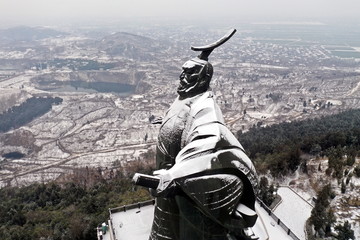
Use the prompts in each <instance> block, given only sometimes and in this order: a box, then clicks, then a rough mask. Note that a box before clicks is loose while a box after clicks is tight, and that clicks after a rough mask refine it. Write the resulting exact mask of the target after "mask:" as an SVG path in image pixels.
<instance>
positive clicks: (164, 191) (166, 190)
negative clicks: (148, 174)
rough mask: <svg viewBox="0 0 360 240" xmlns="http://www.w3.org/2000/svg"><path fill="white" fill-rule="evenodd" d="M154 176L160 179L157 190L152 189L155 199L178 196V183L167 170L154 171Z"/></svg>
mask: <svg viewBox="0 0 360 240" xmlns="http://www.w3.org/2000/svg"><path fill="white" fill-rule="evenodd" d="M154 176H157V177H159V178H160V182H159V185H158V187H157V188H156V189H151V190H150V193H151V195H152V196H154V197H164V198H166V197H173V196H174V195H175V194H176V183H175V182H174V180H173V179H172V177H171V176H170V174H169V173H168V171H167V170H165V169H160V170H157V171H154Z"/></svg>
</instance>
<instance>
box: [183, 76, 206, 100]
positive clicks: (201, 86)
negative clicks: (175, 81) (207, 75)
mask: <svg viewBox="0 0 360 240" xmlns="http://www.w3.org/2000/svg"><path fill="white" fill-rule="evenodd" d="M208 88H209V84H206V82H200V81H196V82H195V83H194V84H189V83H187V82H186V80H185V81H184V80H182V79H180V84H179V87H178V89H177V93H178V94H179V96H180V98H182V99H185V98H189V97H193V96H196V95H198V94H200V93H203V92H206V91H207V90H208Z"/></svg>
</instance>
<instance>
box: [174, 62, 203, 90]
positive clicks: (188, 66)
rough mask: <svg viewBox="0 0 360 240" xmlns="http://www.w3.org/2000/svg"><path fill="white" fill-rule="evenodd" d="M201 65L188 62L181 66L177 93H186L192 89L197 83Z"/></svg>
mask: <svg viewBox="0 0 360 240" xmlns="http://www.w3.org/2000/svg"><path fill="white" fill-rule="evenodd" d="M202 68H203V65H200V64H197V63H196V62H194V61H192V60H190V61H187V62H186V63H185V64H184V65H183V66H182V69H183V71H182V72H181V74H180V84H179V87H178V93H179V94H180V93H187V92H189V91H191V90H192V89H194V88H195V87H196V85H197V83H198V82H199V81H198V80H199V73H200V71H201V69H202Z"/></svg>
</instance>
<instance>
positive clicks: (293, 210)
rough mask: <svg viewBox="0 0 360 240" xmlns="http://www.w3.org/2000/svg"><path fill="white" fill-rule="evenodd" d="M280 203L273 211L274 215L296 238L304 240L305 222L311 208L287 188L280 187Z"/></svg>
mask: <svg viewBox="0 0 360 240" xmlns="http://www.w3.org/2000/svg"><path fill="white" fill-rule="evenodd" d="M278 194H279V195H280V196H281V203H280V204H279V205H278V206H277V207H276V209H274V210H273V212H274V213H275V215H276V216H277V217H278V218H280V219H281V221H283V222H284V223H285V225H287V227H288V228H290V229H291V230H292V231H293V232H294V233H295V235H296V236H297V237H299V238H300V239H305V232H304V229H305V222H306V220H307V219H308V218H309V217H310V215H311V210H312V208H313V206H312V205H311V204H309V203H308V202H307V201H306V200H305V199H303V198H302V197H300V195H298V194H297V193H296V192H295V191H294V190H292V189H291V188H289V187H280V188H279V189H278Z"/></svg>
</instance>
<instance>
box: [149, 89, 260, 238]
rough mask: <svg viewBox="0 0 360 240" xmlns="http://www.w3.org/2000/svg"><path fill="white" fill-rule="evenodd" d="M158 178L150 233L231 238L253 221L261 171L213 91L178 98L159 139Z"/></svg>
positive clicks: (182, 236) (156, 234)
mask: <svg viewBox="0 0 360 240" xmlns="http://www.w3.org/2000/svg"><path fill="white" fill-rule="evenodd" d="M156 162H157V169H159V171H157V174H158V176H159V177H160V183H159V186H158V188H157V189H156V192H155V193H154V195H155V196H156V205H155V215H154V221H153V226H152V231H151V235H150V239H152V240H160V239H181V240H185V239H186V240H191V239H194V240H195V239H196V240H198V239H206V240H207V239H209V240H210V239H219V240H220V239H229V238H228V237H229V234H233V235H234V236H236V235H237V233H238V232H239V231H241V230H242V228H245V227H251V226H252V225H254V223H255V221H256V216H255V217H254V216H252V217H250V218H246V215H243V214H242V213H240V212H239V211H237V210H238V209H239V206H242V208H245V209H250V211H254V209H255V208H254V204H255V190H254V189H256V186H257V176H256V172H255V169H254V166H253V164H252V162H251V160H250V159H249V158H248V157H247V155H246V154H245V152H244V149H243V147H242V146H241V144H240V143H239V142H238V140H237V139H236V138H235V136H234V135H233V134H232V133H231V132H230V131H229V130H228V128H227V127H226V126H225V125H224V120H223V117H222V114H221V111H220V109H219V107H218V106H217V104H216V103H215V100H214V98H213V94H212V92H211V91H207V92H204V93H202V94H199V95H196V96H194V97H192V98H186V99H182V100H181V99H179V98H177V99H176V100H175V102H174V103H173V104H172V106H171V107H170V109H169V110H168V111H167V113H166V116H165V118H164V120H163V123H162V125H161V128H160V132H159V136H158V145H157V154H156Z"/></svg>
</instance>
